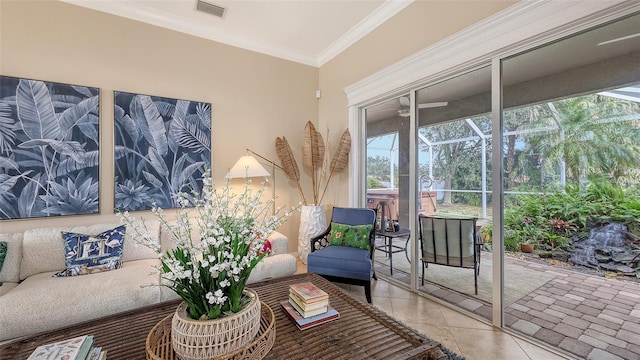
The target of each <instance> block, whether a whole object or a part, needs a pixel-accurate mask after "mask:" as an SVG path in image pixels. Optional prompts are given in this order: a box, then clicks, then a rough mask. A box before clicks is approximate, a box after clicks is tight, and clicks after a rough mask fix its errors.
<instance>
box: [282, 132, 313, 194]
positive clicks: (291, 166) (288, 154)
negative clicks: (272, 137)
mask: <svg viewBox="0 0 640 360" xmlns="http://www.w3.org/2000/svg"><path fill="white" fill-rule="evenodd" d="M276 152H277V154H278V158H279V159H280V163H281V164H282V169H283V170H284V173H285V174H286V175H287V178H289V180H291V181H293V182H295V183H296V185H297V186H298V191H300V195H301V196H302V201H303V202H304V204H305V205H307V199H306V198H305V197H304V193H303V192H302V187H301V186H300V169H299V168H298V163H297V162H296V159H295V157H294V156H293V151H291V146H289V142H288V141H287V138H286V137H284V136H283V137H282V138H279V137H278V138H276Z"/></svg>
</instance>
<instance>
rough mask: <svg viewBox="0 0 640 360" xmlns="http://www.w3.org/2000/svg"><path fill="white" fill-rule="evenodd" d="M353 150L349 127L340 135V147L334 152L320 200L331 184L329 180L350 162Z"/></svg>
mask: <svg viewBox="0 0 640 360" xmlns="http://www.w3.org/2000/svg"><path fill="white" fill-rule="evenodd" d="M350 151H351V133H349V129H347V130H345V131H344V133H342V136H341V137H340V142H339V143H338V148H337V149H336V152H335V154H333V159H332V160H331V166H330V167H329V178H328V179H327V182H326V183H325V185H324V190H323V191H322V196H321V197H320V202H322V199H324V194H325V193H326V192H327V187H328V186H329V181H331V178H332V177H333V175H334V174H339V173H341V172H342V171H343V170H344V169H345V168H346V167H347V163H348V162H349V152H350Z"/></svg>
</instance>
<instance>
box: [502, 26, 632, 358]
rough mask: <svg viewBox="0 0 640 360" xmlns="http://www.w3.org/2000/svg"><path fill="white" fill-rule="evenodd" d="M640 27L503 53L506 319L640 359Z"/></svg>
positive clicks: (564, 346)
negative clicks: (631, 330)
mask: <svg viewBox="0 0 640 360" xmlns="http://www.w3.org/2000/svg"><path fill="white" fill-rule="evenodd" d="M638 24H640V16H637V15H636V16H634V17H629V18H626V19H624V20H620V21H618V22H616V23H612V24H608V25H606V26H602V27H600V28H597V29H594V30H591V31H588V32H585V33H582V34H580V35H577V36H574V37H571V38H568V39H565V40H562V41H558V42H556V43H553V44H550V45H547V46H544V47H540V48H538V49H535V50H532V51H529V52H527V53H523V54H521V55H518V56H514V57H512V58H510V59H507V60H505V61H503V99H504V111H503V118H504V121H503V132H504V133H503V135H504V148H503V157H504V161H503V164H504V204H505V205H504V219H503V224H504V225H503V226H504V245H505V248H504V250H505V259H504V274H505V294H504V296H505V303H504V305H505V309H504V311H505V324H506V326H508V327H510V328H511V329H513V330H515V331H518V332H520V333H522V334H523V335H526V336H530V337H532V338H534V339H536V340H538V341H542V342H546V343H547V344H548V345H550V346H554V347H557V348H559V349H560V350H562V351H567V352H569V353H571V355H572V356H575V357H579V358H618V357H622V358H628V359H631V358H640V336H637V334H638V333H633V334H634V335H633V336H627V335H629V334H631V333H628V332H627V331H628V330H626V329H629V328H631V327H633V328H638V329H640V317H635V316H633V315H632V312H633V311H634V309H638V308H640V301H638V300H639V299H640V285H639V283H638V277H637V276H638V275H639V274H640V272H639V270H638V268H639V266H638V265H639V262H638V257H636V256H635V255H636V254H637V252H638V244H637V239H638V235H639V234H640V222H639V220H640V177H639V175H640V163H639V159H640V71H639V70H640V61H638V59H640V36H638V35H639V33H638V29H639V28H638ZM531 248H533V249H531ZM530 251H532V252H530ZM632 254H633V256H632ZM633 258H635V259H634V260H632V259H633ZM636 315H637V314H636ZM594 339H598V340H597V342H594V341H592V340H594Z"/></svg>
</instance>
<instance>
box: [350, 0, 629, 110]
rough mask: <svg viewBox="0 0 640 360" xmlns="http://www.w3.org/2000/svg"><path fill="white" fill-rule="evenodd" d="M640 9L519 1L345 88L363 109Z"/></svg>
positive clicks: (611, 0)
mask: <svg viewBox="0 0 640 360" xmlns="http://www.w3.org/2000/svg"><path fill="white" fill-rule="evenodd" d="M637 11H640V2H639V1H628V0H627V1H625V0H606V1H561V0H545V1H521V2H519V3H517V4H515V5H513V6H511V7H509V8H507V9H505V10H503V11H501V12H499V13H497V14H495V15H493V16H490V17H488V18H486V19H484V20H483V21H480V22H478V23H476V24H474V25H472V26H470V27H468V28H466V29H464V30H462V31H460V32H458V33H456V34H454V35H452V36H450V37H448V38H445V39H443V40H441V41H439V42H437V43H435V44H433V45H431V46H429V47H427V48H425V49H423V50H420V51H418V52H417V53H415V54H413V55H410V56H408V57H406V58H404V59H402V60H400V61H398V62H396V63H394V64H392V65H390V66H388V67H386V68H384V69H382V70H380V71H378V72H376V73H374V74H372V75H370V76H368V77H366V78H364V79H362V80H360V81H358V82H356V83H354V84H352V85H349V86H347V87H346V88H344V92H345V93H346V94H347V99H348V105H349V106H354V105H362V104H365V102H370V101H372V100H374V99H379V98H382V97H385V96H389V95H392V94H395V93H400V92H404V91H407V90H409V89H412V88H415V87H416V86H418V85H420V84H425V83H428V82H430V81H433V80H436V79H441V78H446V77H448V76H451V75H454V74H456V73H459V72H460V71H462V70H465V69H470V68H473V67H477V66H480V65H483V64H485V65H486V64H489V63H490V61H491V59H492V58H495V57H506V56H510V55H514V54H517V53H519V52H522V51H525V50H527V49H531V48H533V47H536V46H539V45H542V44H545V43H548V42H551V41H553V40H557V39H559V38H562V37H565V36H568V35H571V34H574V33H577V32H579V31H582V30H586V29H588V28H591V27H593V26H597V25H600V24H603V23H605V22H607V21H611V20H614V19H616V18H619V17H621V16H624V15H628V14H631V13H634V12H637Z"/></svg>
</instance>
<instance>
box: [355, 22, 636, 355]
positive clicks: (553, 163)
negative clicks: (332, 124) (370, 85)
mask: <svg viewBox="0 0 640 360" xmlns="http://www.w3.org/2000/svg"><path fill="white" fill-rule="evenodd" d="M638 24H640V15H637V14H636V15H634V16H628V17H626V18H622V19H619V20H617V21H615V22H611V23H608V24H605V25H603V26H599V27H597V28H594V29H591V30H589V31H584V32H581V33H580V34H577V35H575V36H571V37H568V38H565V39H562V40H558V41H556V42H553V43H551V44H547V45H545V46H539V47H537V48H535V49H531V50H529V51H526V52H523V53H519V54H517V55H510V56H505V57H504V58H494V59H492V63H491V66H489V65H488V64H486V65H485V66H482V64H481V65H478V66H476V67H475V68H473V69H471V70H468V71H462V72H460V73H459V74H458V75H456V76H446V77H443V78H441V79H437V80H432V81H430V82H428V83H425V84H424V85H423V86H416V87H412V88H411V89H405V90H404V91H402V92H399V93H398V94H396V95H395V96H393V97H390V98H387V99H385V100H383V101H379V102H376V103H373V104H372V105H369V106H367V107H365V108H364V109H363V111H362V114H364V122H363V124H364V129H365V133H366V178H367V182H366V184H367V186H366V189H367V190H366V200H364V201H366V204H367V206H369V207H371V208H374V209H376V210H377V212H378V217H379V222H378V236H377V240H376V241H377V243H376V249H375V251H374V253H375V267H376V272H377V274H378V275H379V276H385V277H388V278H389V279H392V280H394V281H397V282H400V283H405V284H406V285H407V286H408V287H410V288H411V289H414V290H415V291H417V292H421V293H424V294H426V295H428V296H430V297H433V298H437V299H439V300H441V301H445V302H447V303H450V304H452V305H454V306H456V307H458V308H460V309H462V310H464V311H466V312H468V313H471V314H474V315H476V316H478V317H481V318H484V319H487V320H488V321H491V322H492V323H493V324H495V325H498V326H504V327H505V328H506V329H508V330H509V331H513V332H516V333H519V334H520V335H523V336H526V337H529V338H531V339H532V340H534V341H538V342H542V343H545V344H547V345H549V346H551V347H554V348H556V349H557V350H558V351H563V352H566V353H568V354H570V355H571V356H577V357H582V358H616V357H621V358H640V340H638V339H640V330H639V329H640V313H638V311H639V310H640V283H639V282H638V280H637V279H638V278H639V277H640V260H639V257H638V253H639V252H640V250H639V249H640V205H639V204H640V181H639V180H638V179H640V36H639V34H638V29H639V28H638ZM469 219H471V221H473V222H472V224H473V225H472V226H470V225H468V223H467V222H465V221H467V220H469ZM531 248H533V249H531Z"/></svg>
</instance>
